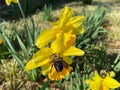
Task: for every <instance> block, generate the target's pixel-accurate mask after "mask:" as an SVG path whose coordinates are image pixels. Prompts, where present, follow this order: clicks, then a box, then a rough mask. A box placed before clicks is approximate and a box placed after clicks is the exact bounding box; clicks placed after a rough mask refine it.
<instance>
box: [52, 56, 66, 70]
mask: <svg viewBox="0 0 120 90" xmlns="http://www.w3.org/2000/svg"><path fill="white" fill-rule="evenodd" d="M51 59H52V62H53V65H52V67H53V66H54V67H55V69H56V71H57V72H61V71H62V70H63V67H65V68H68V64H67V63H66V62H65V61H64V60H63V58H61V57H60V55H59V54H53V55H52V58H51Z"/></svg>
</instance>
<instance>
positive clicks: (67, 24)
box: [36, 7, 84, 48]
mask: <svg viewBox="0 0 120 90" xmlns="http://www.w3.org/2000/svg"><path fill="white" fill-rule="evenodd" d="M72 15H73V10H72V9H70V8H69V7H64V8H63V9H62V12H61V14H60V18H59V20H58V21H56V22H53V23H52V25H53V28H51V29H47V30H43V31H42V32H41V33H40V35H39V36H38V38H37V40H36V46H37V47H39V48H41V47H44V46H45V45H46V44H48V43H49V42H50V41H51V40H52V39H55V38H56V34H59V33H67V34H72V35H73V37H75V35H78V34H82V33H83V32H84V28H83V26H82V23H83V21H84V16H74V17H72ZM67 36H68V35H67ZM70 36H71V35H70ZM70 38H71V37H70ZM65 43H66V42H65Z"/></svg>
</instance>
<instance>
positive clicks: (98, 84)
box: [86, 71, 120, 90]
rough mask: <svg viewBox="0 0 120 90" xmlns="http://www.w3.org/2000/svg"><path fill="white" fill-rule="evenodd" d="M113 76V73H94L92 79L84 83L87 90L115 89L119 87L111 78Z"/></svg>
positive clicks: (119, 84)
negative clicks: (87, 86)
mask: <svg viewBox="0 0 120 90" xmlns="http://www.w3.org/2000/svg"><path fill="white" fill-rule="evenodd" d="M114 75H115V74H114V72H110V73H106V72H101V73H100V75H99V74H98V72H97V71H95V72H94V77H93V79H92V80H91V79H90V80H86V83H87V84H89V88H88V90H110V88H111V89H115V88H118V87H120V83H119V82H118V81H116V80H115V79H113V78H112V77H113V76H114Z"/></svg>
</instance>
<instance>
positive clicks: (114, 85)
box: [103, 76, 120, 88]
mask: <svg viewBox="0 0 120 90" xmlns="http://www.w3.org/2000/svg"><path fill="white" fill-rule="evenodd" d="M103 85H105V86H107V87H109V88H118V87H120V83H119V82H118V81H117V80H115V79H113V78H111V77H109V76H106V78H105V79H104V80H103Z"/></svg>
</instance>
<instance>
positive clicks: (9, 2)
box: [5, 0, 18, 6]
mask: <svg viewBox="0 0 120 90" xmlns="http://www.w3.org/2000/svg"><path fill="white" fill-rule="evenodd" d="M5 2H6V4H7V5H8V6H9V5H10V4H11V2H14V3H18V0H5Z"/></svg>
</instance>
